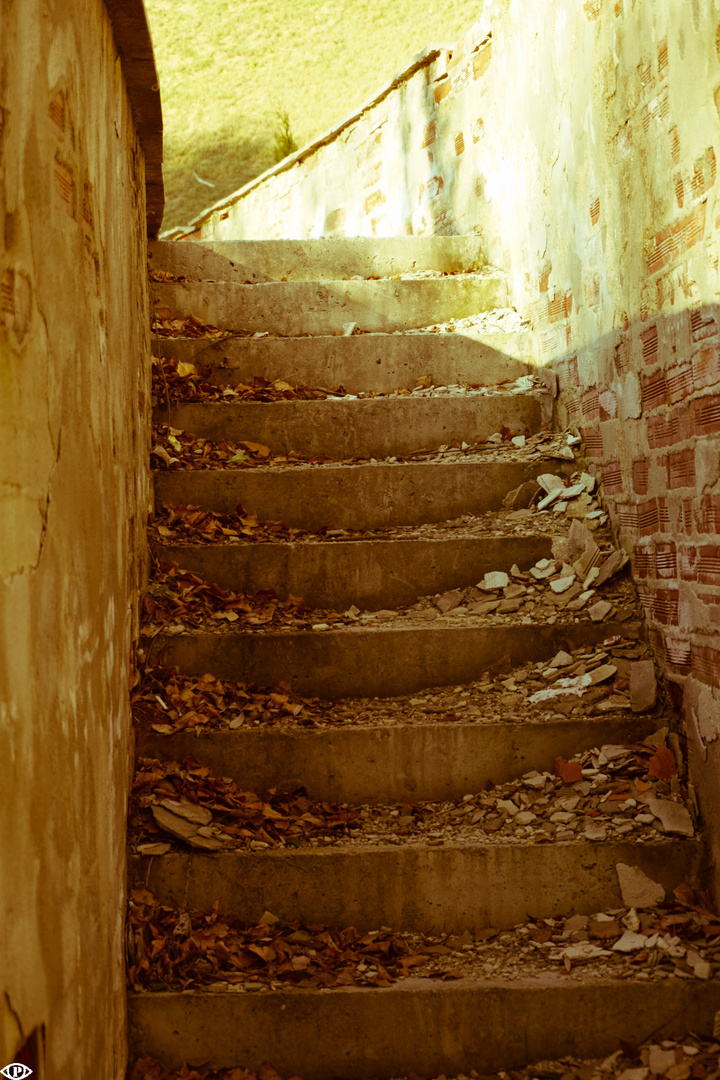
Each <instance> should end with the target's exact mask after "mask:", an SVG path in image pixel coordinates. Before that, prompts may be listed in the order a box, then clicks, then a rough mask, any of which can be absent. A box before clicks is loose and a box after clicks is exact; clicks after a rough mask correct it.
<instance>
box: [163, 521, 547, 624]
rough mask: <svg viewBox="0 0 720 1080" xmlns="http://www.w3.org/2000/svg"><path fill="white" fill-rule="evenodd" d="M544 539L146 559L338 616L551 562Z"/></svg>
mask: <svg viewBox="0 0 720 1080" xmlns="http://www.w3.org/2000/svg"><path fill="white" fill-rule="evenodd" d="M551 547H552V537H551V536H545V535H542V534H539V535H537V536H513V535H510V536H501V535H495V536H475V537H468V538H456V537H452V536H449V537H448V538H447V539H442V540H440V539H438V540H423V539H413V540H402V539H393V540H369V539H368V540H334V541H320V542H318V543H310V542H295V543H293V542H277V543H248V544H243V543H238V544H167V543H156V544H155V545H154V551H155V552H156V553H157V555H158V557H159V558H161V559H164V560H170V561H172V562H177V563H178V565H179V566H180V567H181V568H182V569H184V570H192V571H193V573H195V574H198V575H199V576H200V577H201V578H203V580H205V581H215V582H217V584H218V585H221V586H222V588H224V589H232V590H233V591H235V592H244V593H256V592H259V590H260V589H266V588H267V587H268V583H271V584H272V587H273V588H274V589H275V591H276V593H277V594H278V596H279V597H280V599H282V600H285V599H287V597H288V596H289V595H292V596H300V597H302V598H303V600H304V601H305V603H306V604H307V605H308V606H309V607H316V608H328V609H330V610H334V611H338V610H340V611H345V610H346V609H347V608H349V607H350V606H351V605H352V604H357V606H358V607H360V608H362V609H364V610H366V611H367V610H370V611H372V610H378V609H380V608H388V607H390V608H396V607H403V606H406V605H409V604H414V603H415V602H416V600H417V599H418V597H420V596H427V595H429V594H431V593H433V594H434V593H439V592H447V591H448V590H450V589H456V588H465V587H466V586H467V585H474V584H475V583H476V582H477V581H479V580H480V579H481V578H482V577H483V575H484V574H485V573H487V572H488V571H492V570H505V571H507V570H509V569H510V567H511V566H512V565H513V564H514V563H517V565H518V566H519V567H520V569H521V570H526V569H528V568H529V567H531V566H533V565H534V564H535V563H536V562H537V561H538V559H546V558H549V557H550V555H551Z"/></svg>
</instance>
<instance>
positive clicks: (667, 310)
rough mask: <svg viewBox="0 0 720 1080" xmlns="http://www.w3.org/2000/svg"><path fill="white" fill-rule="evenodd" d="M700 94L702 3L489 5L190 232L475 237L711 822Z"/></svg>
mask: <svg viewBox="0 0 720 1080" xmlns="http://www.w3.org/2000/svg"><path fill="white" fill-rule="evenodd" d="M719 112H720V3H719V2H718V0H683V2H682V3H680V2H677V0H653V2H652V3H648V2H644V0H585V2H584V3H579V2H578V0H544V2H543V3H535V2H533V0H492V2H489V3H487V4H486V6H485V11H484V13H483V14H482V16H481V19H480V22H479V23H478V24H477V25H476V26H475V27H474V28H473V30H472V31H471V32H470V33H469V35H468V37H467V39H466V42H465V44H464V46H463V47H461V48H458V49H455V50H453V54H452V56H449V55H448V54H447V53H443V54H441V55H440V56H438V57H437V58H435V59H432V58H430V59H429V62H428V63H427V64H426V65H425V66H424V67H422V68H421V69H420V70H418V71H417V72H416V73H415V74H414V75H412V76H411V77H409V78H408V79H406V80H405V81H404V82H402V83H401V85H400V86H398V87H397V89H395V90H393V91H392V92H391V93H390V94H387V95H386V96H385V97H383V98H382V99H381V100H379V101H377V102H376V103H375V105H374V106H372V107H371V108H368V109H366V110H365V111H363V112H362V114H361V115H359V116H357V117H356V118H355V119H354V120H352V121H351V122H350V123H349V124H347V125H344V126H341V127H340V128H339V129H338V130H337V131H336V133H335V135H334V137H333V136H331V137H328V138H326V139H325V140H324V142H323V144H322V145H318V146H317V147H315V148H310V151H311V152H309V153H308V150H307V149H306V150H304V151H301V152H300V154H298V155H297V156H296V159H295V160H294V161H290V162H286V163H285V165H284V166H279V167H278V168H277V169H276V170H274V172H273V174H272V175H268V176H267V177H266V179H265V180H264V181H263V182H262V183H261V184H259V185H255V186H252V185H250V186H249V187H248V188H247V189H245V191H244V192H243V193H241V197H240V198H239V199H235V200H232V199H231V200H226V203H225V204H224V205H222V206H219V207H217V208H215V209H213V210H212V211H211V212H209V213H208V214H207V215H205V216H204V217H201V218H200V219H198V221H197V223H196V232H195V234H194V235H195V236H196V237H197V238H199V239H200V238H203V239H205V238H207V239H212V238H217V239H225V238H227V239H230V238H234V237H241V236H248V237H250V236H252V237H260V236H289V237H301V236H320V235H337V234H340V233H342V232H345V233H347V234H349V235H351V234H359V235H368V234H370V233H372V232H377V233H378V234H393V233H394V234H397V233H404V232H413V233H423V232H445V233H461V232H471V231H474V232H477V233H479V234H480V236H481V237H482V240H483V244H484V248H485V253H486V256H487V258H488V260H489V261H490V262H491V263H494V264H495V265H497V266H500V267H502V268H504V269H505V270H507V271H508V274H509V276H510V280H511V285H512V293H513V297H514V300H515V303H516V305H517V307H518V308H519V309H521V310H522V311H523V312H525V313H526V314H529V315H530V316H531V317H532V320H533V324H534V326H535V329H536V331H537V333H538V341H539V355H540V357H541V361H542V362H543V363H545V364H553V365H555V366H556V368H557V370H558V373H559V375H560V385H561V388H562V400H561V417H560V419H561V420H568V421H569V422H570V423H571V424H573V425H577V426H578V427H580V428H581V429H582V432H583V434H584V437H585V443H586V447H587V450H588V453H589V454H590V457H591V460H592V461H593V462H594V465H595V467H596V470H597V471H598V473H599V474H600V475H602V477H603V478H604V486H605V494H606V497H607V500H608V503H609V506H610V508H611V510H612V516H613V520H614V522H615V525H616V527H617V529H618V530H619V536H620V539H621V541H622V543H623V544H624V546H625V547H626V549H627V550H628V551H629V552H630V553H631V555H632V559H633V568H634V572H635V575H636V578H637V581H638V584H639V587H640V590H641V596H642V598H643V602H644V604H645V608H646V611H647V615H648V620H649V623H650V627H651V630H652V634H653V639H654V641H655V643H656V645H657V647H658V650H659V652H660V654H661V655H662V657H663V658H664V660H665V662H666V665H667V670H668V672H669V674H670V676H671V678H672V679H673V681H674V683H675V685H676V687H677V689H678V701H680V700H681V698H682V693H683V691H684V699H685V705H686V710H687V715H688V719H689V724H690V732H691V736H692V742H693V752H692V764H693V770H694V775H695V777H696V778H697V779H698V780H700V782H701V786H702V793H703V795H704V806H705V812H706V815H707V816H708V817H709V818H713V816H714V814H715V813H717V815H718V821H717V822H716V825H717V828H716V829H715V831H714V835H715V837H716V838H717V837H720V783H719V782H718V778H719V777H720V739H719V738H718V736H720V603H719V602H718V596H719V593H718V586H720V540H719V538H718V533H719V532H720V482H719V480H718V465H719V460H720V440H719V439H718V434H719V433H720V339H719V330H720V325H719V322H720V312H719V310H718V304H719V285H718V282H719V277H718V257H719V254H720V246H719V245H720V204H719V203H718V196H717V190H718V184H717V156H718V154H719V153H720V116H719ZM713 789H714V793H713ZM714 808H717V810H715V809H714ZM716 846H717V851H718V852H720V842H718V843H717V844H716ZM716 862H718V863H720V860H718V859H716ZM719 880H720V878H719Z"/></svg>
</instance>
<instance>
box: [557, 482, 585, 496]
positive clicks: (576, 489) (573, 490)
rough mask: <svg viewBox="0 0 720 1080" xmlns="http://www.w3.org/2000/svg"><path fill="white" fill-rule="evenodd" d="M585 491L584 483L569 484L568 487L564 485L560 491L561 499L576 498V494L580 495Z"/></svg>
mask: <svg viewBox="0 0 720 1080" xmlns="http://www.w3.org/2000/svg"><path fill="white" fill-rule="evenodd" d="M584 491H585V485H584V484H571V485H570V487H566V488H565V490H564V491H563V493H562V496H563V499H576V498H577V497H578V495H582V493H583V492H584Z"/></svg>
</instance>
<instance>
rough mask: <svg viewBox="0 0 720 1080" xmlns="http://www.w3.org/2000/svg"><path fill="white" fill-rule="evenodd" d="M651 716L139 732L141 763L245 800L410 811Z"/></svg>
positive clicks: (643, 727)
mask: <svg viewBox="0 0 720 1080" xmlns="http://www.w3.org/2000/svg"><path fill="white" fill-rule="evenodd" d="M657 726H658V720H657V718H656V717H652V716H632V717H630V718H628V716H627V715H625V716H607V717H603V718H602V719H594V720H587V719H582V720H577V719H565V720H558V719H554V720H545V721H539V722H525V723H519V722H509V721H506V722H503V723H482V722H479V723H458V722H455V723H448V724H442V723H432V722H425V723H415V724H407V723H402V722H395V723H392V724H388V725H386V726H383V727H380V726H369V725H368V726H357V727H340V726H338V727H323V728H319V729H316V730H308V729H307V728H302V727H299V726H290V725H288V726H287V727H286V728H284V729H281V730H277V729H268V730H263V729H262V728H245V729H243V728H240V729H238V730H236V731H208V732H203V733H202V734H198V735H196V734H195V733H194V732H189V731H181V732H178V733H177V734H175V735H170V736H168V735H160V734H159V733H156V732H153V731H147V730H144V731H140V732H138V735H137V741H136V752H137V754H138V756H139V757H151V758H159V759H160V760H163V761H183V760H184V759H185V758H186V757H188V756H190V757H195V758H197V759H198V760H199V761H202V762H203V764H204V765H209V766H210V768H211V769H212V771H213V773H214V774H215V775H217V776H230V777H232V779H233V780H235V781H236V783H237V784H238V785H241V786H243V787H245V788H247V789H248V790H250V791H267V790H268V789H269V788H273V787H276V786H277V785H278V784H281V783H283V782H288V781H290V782H295V781H297V782H298V784H302V785H303V786H304V787H305V788H306V789H307V792H308V795H309V797H310V798H311V799H313V800H315V801H330V802H348V803H356V804H361V803H408V804H414V803H416V802H423V801H432V802H435V801H437V802H441V801H457V800H460V799H461V798H462V797H463V795H466V794H467V793H469V792H474V791H481V790H483V789H484V788H489V787H490V786H495V785H497V784H503V783H505V782H506V781H509V780H513V779H515V778H516V777H517V776H518V775H521V774H522V773H524V772H528V771H530V770H531V769H537V770H538V771H540V772H542V771H544V770H547V769H549V770H552V768H553V761H554V759H555V758H556V757H558V756H562V757H565V758H568V759H569V758H570V757H572V756H573V754H576V753H577V752H578V751H580V750H584V749H589V748H591V747H593V746H601V745H603V744H608V743H609V744H617V743H623V742H637V741H638V740H641V739H643V738H645V737H646V736H647V735H650V734H651V733H652V732H653V731H655V730H656V728H657Z"/></svg>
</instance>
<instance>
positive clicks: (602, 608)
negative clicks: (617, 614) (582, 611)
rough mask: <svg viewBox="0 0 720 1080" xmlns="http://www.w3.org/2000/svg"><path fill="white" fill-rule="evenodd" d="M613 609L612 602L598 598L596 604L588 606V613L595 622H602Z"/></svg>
mask: <svg viewBox="0 0 720 1080" xmlns="http://www.w3.org/2000/svg"><path fill="white" fill-rule="evenodd" d="M611 611H612V604H608V602H607V600H598V602H597V603H596V604H593V606H592V607H590V608H588V615H589V616H590V618H591V619H592V621H593V622H602V621H603V619H604V618H605V616H606V615H608V614H609V613H610V612H611Z"/></svg>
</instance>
